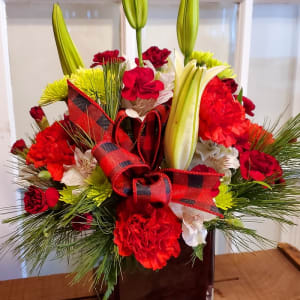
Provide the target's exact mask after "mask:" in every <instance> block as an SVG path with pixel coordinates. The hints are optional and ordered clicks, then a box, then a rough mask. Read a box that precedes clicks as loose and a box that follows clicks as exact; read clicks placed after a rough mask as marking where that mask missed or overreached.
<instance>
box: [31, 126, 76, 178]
mask: <svg viewBox="0 0 300 300" xmlns="http://www.w3.org/2000/svg"><path fill="white" fill-rule="evenodd" d="M62 122H65V121H62ZM35 140H36V142H35V144H33V145H32V146H31V147H30V149H29V152H28V154H27V157H26V162H27V163H28V164H29V163H33V164H34V166H35V168H40V167H44V166H46V167H47V169H48V171H49V172H50V174H51V176H52V178H53V179H54V180H56V181H59V180H61V178H62V176H63V173H64V165H73V164H74V163H75V160H74V146H70V141H69V136H68V134H67V133H66V132H65V130H64V129H63V128H62V126H61V125H60V124H59V123H58V122H55V123H53V124H52V125H51V126H50V127H47V128H46V129H44V130H43V131H41V132H39V133H38V134H37V135H36V138H35Z"/></svg>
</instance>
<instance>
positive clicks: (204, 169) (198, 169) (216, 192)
mask: <svg viewBox="0 0 300 300" xmlns="http://www.w3.org/2000/svg"><path fill="white" fill-rule="evenodd" d="M191 171H192V172H199V173H201V172H206V173H215V174H217V172H216V170H215V169H213V168H211V167H207V166H205V165H197V166H195V167H194V168H193V169H192V170H191ZM220 184H221V181H220V180H218V181H217V182H216V184H215V186H214V187H213V188H212V190H211V196H212V197H217V196H218V195H219V193H220V191H219V186H220Z"/></svg>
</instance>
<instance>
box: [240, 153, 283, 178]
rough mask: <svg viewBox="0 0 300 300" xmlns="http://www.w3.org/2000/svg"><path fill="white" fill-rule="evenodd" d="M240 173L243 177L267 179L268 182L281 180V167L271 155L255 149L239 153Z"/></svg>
mask: <svg viewBox="0 0 300 300" xmlns="http://www.w3.org/2000/svg"><path fill="white" fill-rule="evenodd" d="M240 165H241V167H240V168H241V175H242V177H243V178H244V179H246V180H250V179H254V180H259V181H263V180H266V179H267V180H268V181H269V182H270V183H275V182H276V181H278V180H279V181H281V180H280V179H281V178H282V169H281V167H280V165H279V163H278V161H277V160H276V159H275V158H274V157H273V156H271V155H269V154H266V153H263V152H260V151H257V150H252V151H245V152H242V153H241V155H240Z"/></svg>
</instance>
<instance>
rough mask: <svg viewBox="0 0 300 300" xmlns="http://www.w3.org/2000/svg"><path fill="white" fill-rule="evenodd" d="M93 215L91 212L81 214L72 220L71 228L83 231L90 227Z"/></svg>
mask: <svg viewBox="0 0 300 300" xmlns="http://www.w3.org/2000/svg"><path fill="white" fill-rule="evenodd" d="M92 221H93V215H92V214H91V213H85V214H81V215H79V216H76V217H75V218H73V220H72V228H73V229H74V230H76V231H84V230H88V229H90V228H91V223H92Z"/></svg>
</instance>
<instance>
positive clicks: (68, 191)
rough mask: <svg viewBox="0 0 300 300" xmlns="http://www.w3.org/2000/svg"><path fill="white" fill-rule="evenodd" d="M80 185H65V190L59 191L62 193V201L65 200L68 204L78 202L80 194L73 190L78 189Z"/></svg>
mask: <svg viewBox="0 0 300 300" xmlns="http://www.w3.org/2000/svg"><path fill="white" fill-rule="evenodd" d="M77 188H78V187H76V186H68V187H65V188H64V189H63V190H61V191H59V194H60V198H59V200H60V201H63V202H65V203H67V204H76V203H77V202H78V200H79V197H78V195H76V194H74V193H73V191H74V190H76V189H77Z"/></svg>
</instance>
